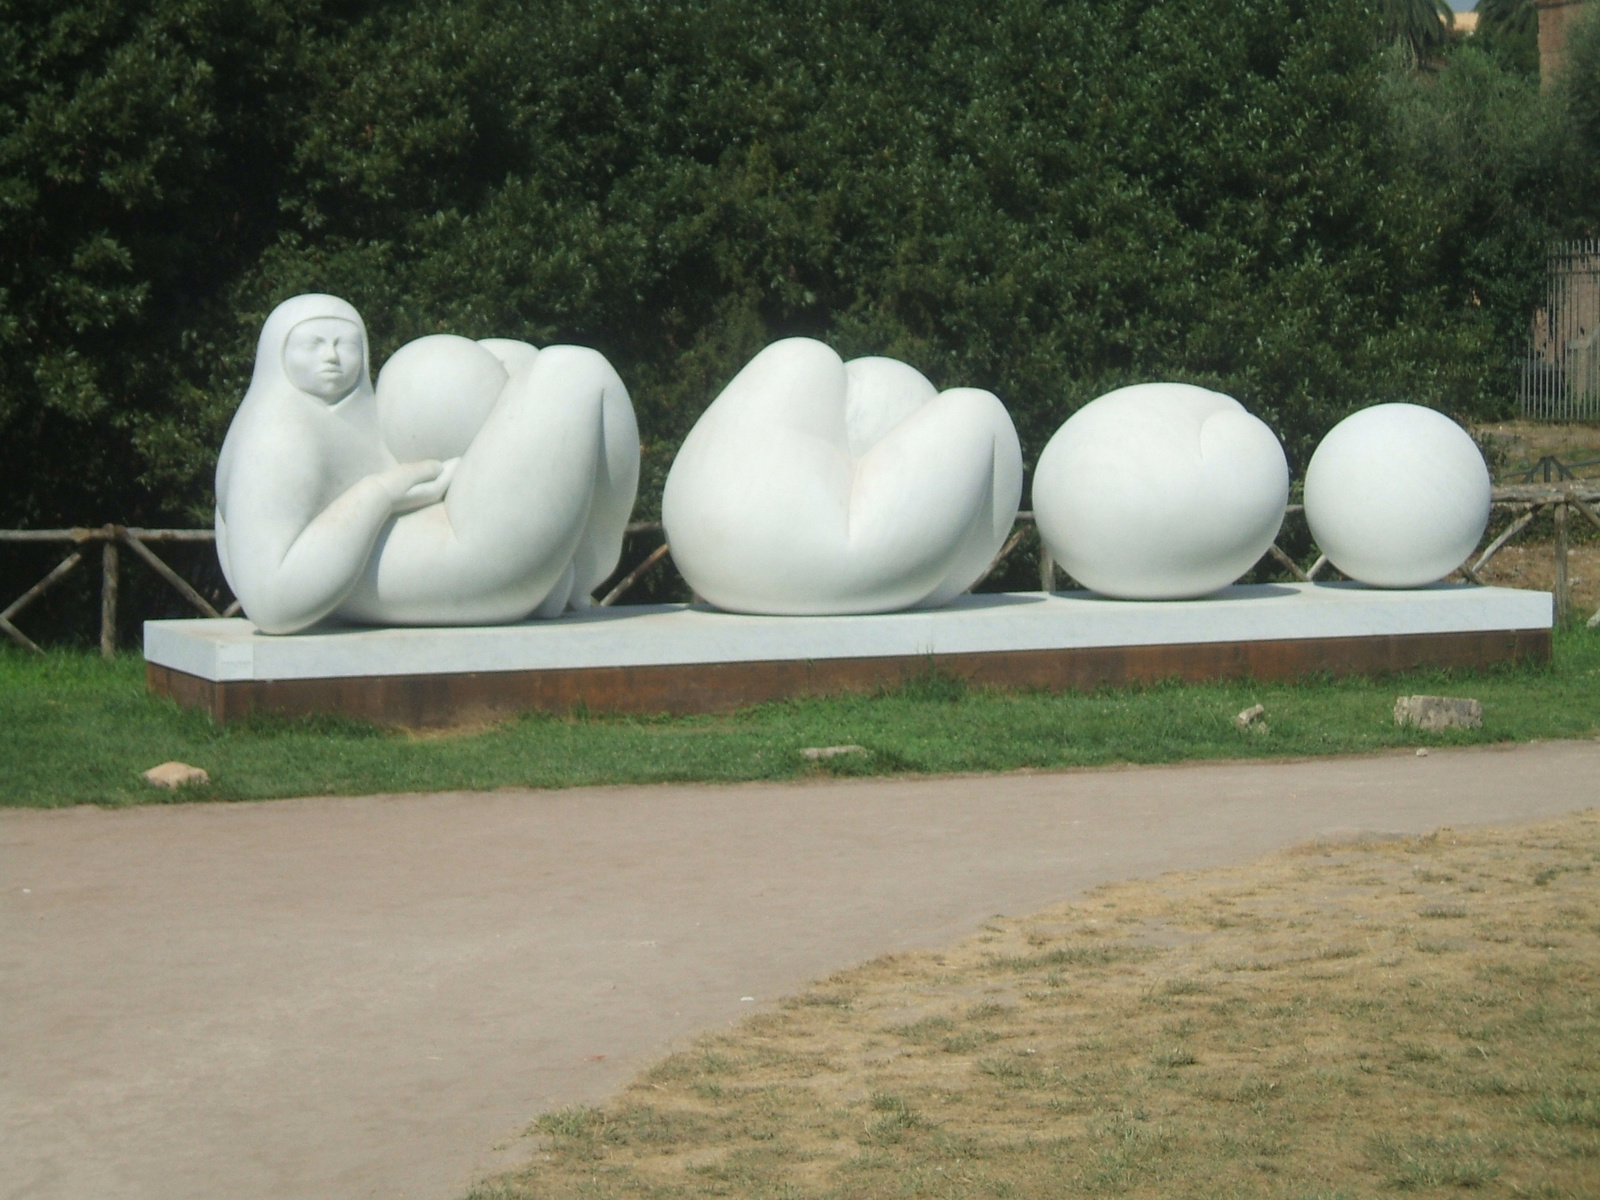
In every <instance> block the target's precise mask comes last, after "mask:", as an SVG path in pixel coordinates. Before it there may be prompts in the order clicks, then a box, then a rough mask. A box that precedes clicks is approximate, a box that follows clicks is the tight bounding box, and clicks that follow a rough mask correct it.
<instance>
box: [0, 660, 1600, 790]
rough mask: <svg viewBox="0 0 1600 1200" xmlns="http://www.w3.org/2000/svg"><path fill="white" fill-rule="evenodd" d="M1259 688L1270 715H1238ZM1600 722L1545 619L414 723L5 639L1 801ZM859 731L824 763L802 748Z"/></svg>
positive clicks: (1169, 757) (1233, 754) (1575, 727)
mask: <svg viewBox="0 0 1600 1200" xmlns="http://www.w3.org/2000/svg"><path fill="white" fill-rule="evenodd" d="M1414 692H1424V693H1444V694H1450V695H1465V696H1473V697H1476V698H1477V699H1479V700H1481V701H1482V702H1483V707H1484V723H1483V728H1482V729H1481V730H1475V731H1470V732H1467V731H1453V732H1451V733H1448V734H1422V733H1419V732H1418V731H1416V730H1410V729H1399V728H1396V726H1395V725H1394V722H1393V717H1392V715H1391V710H1392V708H1393V705H1394V700H1395V697H1396V696H1397V695H1401V694H1409V693H1414ZM1257 703H1260V704H1264V705H1265V706H1266V710H1267V713H1266V721H1267V724H1268V725H1269V727H1270V728H1269V731H1268V732H1265V733H1245V732H1240V731H1239V730H1237V729H1235V728H1234V725H1233V717H1234V715H1235V714H1236V713H1237V712H1239V711H1240V710H1241V709H1243V708H1246V707H1248V706H1250V705H1252V704H1257ZM1597 732H1600V632H1591V631H1587V630H1581V629H1579V630H1572V631H1563V632H1561V633H1558V635H1557V637H1556V652H1555V660H1554V662H1553V663H1552V664H1551V665H1549V666H1548V667H1544V666H1539V667H1518V668H1507V669H1502V670H1494V671H1485V672H1477V673H1469V672H1421V673H1416V674H1411V675H1405V676H1396V677H1390V678H1386V679H1377V680H1369V679H1350V680H1339V681H1312V682H1307V683H1301V684H1295V685H1290V684H1256V683H1251V682H1241V683H1219V684H1206V685H1179V684H1165V685H1161V686H1156V687H1148V688H1139V689H1130V690H1121V691H1103V692H1096V693H1088V694H1081V693H1080V694H1072V693H1069V694H1062V695H1057V694H1051V693H1045V692H1002V691H989V690H977V689H967V688H966V687H964V686H963V685H962V684H961V683H960V682H959V681H956V680H951V679H947V678H942V677H939V676H930V677H929V678H927V679H925V680H922V681H918V682H915V683H913V684H911V685H908V686H906V687H903V688H900V689H897V690H895V691H892V692H886V693H884V694H881V695H876V696H861V697H833V698H825V699H808V700H797V701H792V702H787V703H781V704H766V705H762V706H760V707H757V708H752V709H747V710H745V711H743V712H739V713H734V714H731V715H725V716H709V717H661V718H654V719H648V718H646V719H641V718H633V717H608V716H584V715H578V714H573V715H548V714H530V715H528V716H525V717H522V718H520V719H516V720H512V721H508V722H506V723H505V724H503V725H499V726H495V727H493V728H491V729H488V730H484V731H481V732H477V733H472V734H455V735H449V736H431V737H418V736H415V735H409V734H406V733H403V732H396V731H392V730H386V729H380V728H376V727H374V726H371V725H366V724H362V723H358V722H353V721H344V720H327V719H322V720H316V719H313V720H304V721H288V720H256V721H252V722H247V723H242V724H237V725H229V726H226V727H223V728H217V727H215V726H213V725H212V724H211V722H210V720H209V718H207V717H205V716H203V715H201V714H198V713H195V712H188V711H184V710H180V709H179V708H177V707H176V706H175V705H173V704H172V703H171V702H170V701H166V700H160V699H153V698H151V697H149V696H147V695H146V694H145V690H144V662H143V660H142V659H140V658H138V657H137V656H132V655H130V656H126V657H122V658H119V659H117V660H115V661H113V662H109V663H108V662H104V661H102V660H101V659H100V658H98V657H94V656H92V655H90V654H88V653H83V652H70V651H56V652H53V653H51V654H48V655H47V656H45V657H43V658H37V657H33V656H30V655H27V654H24V653H22V652H20V651H14V650H10V649H5V650H0V803H3V804H5V805H11V806H34V807H52V806H59V805H68V804H105V805H124V804H139V803H149V802H160V801H169V802H170V801H171V800H173V799H180V800H186V801H187V800H253V799H267V798H272V797H282V796H301V795H315V794H330V793H332V794H355V793H364V792H388V791H448V790H456V789H480V788H496V787H508V786H521V787H573V786H577V785H580V784H604V783H654V782H667V781H678V782H687V781H705V782H712V781H727V782H732V781H737V780H749V779H794V778H803V777H807V776H815V775H819V774H832V775H841V774H844V775H860V774H872V775H877V774H896V773H941V772H956V771H1006V770H1015V769H1018V768H1047V769H1048V768H1061V767H1077V766H1096V765H1101V764H1107V763H1119V762H1126V763H1156V762H1174V761H1178V760H1182V759H1203V758H1266V757H1279V756H1293V755H1313V754H1340V753H1350V752H1361V751H1372V750H1380V749H1383V748H1385V747H1395V746H1411V745H1437V744H1446V745H1463V744H1471V743H1484V742H1501V741H1519V740H1529V739H1534V738H1572V737H1586V736H1593V735H1594V734H1595V733H1597ZM840 744H856V745H860V746H863V747H865V748H866V750H867V753H866V754H864V755H849V756H845V757H841V758H835V759H832V760H828V761H826V762H824V763H821V764H816V763H810V762H807V761H806V760H805V759H803V758H802V757H801V755H800V751H801V749H802V748H803V747H807V746H830V745H840ZM168 759H181V760H182V761H184V762H188V763H193V764H194V765H196V766H200V767H204V768H205V769H206V770H207V771H208V772H209V773H210V775H211V780H212V782H211V783H210V784H209V785H208V786H205V787H197V788H188V789H184V790H183V791H181V792H179V793H170V792H162V791H158V790H157V789H154V788H151V787H149V786H148V785H147V784H145V783H144V782H143V780H142V779H140V777H139V775H140V772H141V771H143V770H145V769H146V768H149V767H152V766H154V765H156V764H157V763H160V762H164V761H166V760H168Z"/></svg>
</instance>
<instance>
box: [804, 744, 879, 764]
mask: <svg viewBox="0 0 1600 1200" xmlns="http://www.w3.org/2000/svg"><path fill="white" fill-rule="evenodd" d="M866 752H867V748H866V747H865V746H807V747H806V748H805V749H804V750H802V751H800V757H801V758H804V759H809V760H810V761H811V762H817V761H818V760H820V759H824V758H838V757H839V756H840V755H842V754H865V753H866Z"/></svg>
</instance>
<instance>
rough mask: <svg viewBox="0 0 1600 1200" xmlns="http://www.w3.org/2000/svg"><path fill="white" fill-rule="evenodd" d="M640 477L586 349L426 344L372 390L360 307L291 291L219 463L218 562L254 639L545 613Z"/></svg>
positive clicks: (611, 557) (609, 531)
mask: <svg viewBox="0 0 1600 1200" xmlns="http://www.w3.org/2000/svg"><path fill="white" fill-rule="evenodd" d="M638 482H639V430H638V426H637V425H636V424H635V421H634V415H633V406H632V404H631V403H630V402H629V399H628V391H627V389H626V388H625V387H623V385H622V380H621V379H619V378H618V377H617V373H616V372H615V371H614V370H612V369H611V364H609V363H608V362H606V360H605V359H604V358H603V357H602V356H601V355H600V354H598V353H596V352H595V351H593V350H586V349H582V348H580V347H577V346H548V347H546V348H544V349H543V350H540V349H537V348H535V347H533V346H530V345H528V344H527V343H525V342H516V341H510V340H506V339H498V338H496V339H489V340H486V341H483V342H473V341H469V340H468V339H466V338H459V337H450V336H435V337H425V338H421V339H419V340H417V341H415V342H411V343H410V344H408V345H406V346H402V347H401V348H400V349H399V350H398V351H396V353H395V354H394V356H393V357H392V358H390V360H389V362H388V363H387V364H385V366H384V368H383V371H382V373H381V374H380V375H379V379H378V387H377V389H376V390H374V388H373V386H372V382H371V376H370V374H369V368H368V364H367V333H366V326H365V325H364V324H363V323H362V320H361V316H360V314H359V313H357V312H356V310H355V309H354V308H352V307H351V306H350V305H349V304H347V303H345V302H344V301H343V300H340V299H338V298H337V297H334V296H323V295H308V296H296V297H295V298H294V299H292V300H287V301H285V302H284V303H283V304H280V305H279V306H278V307H277V308H276V309H275V310H273V312H272V315H271V316H269V317H268V318H267V322H266V325H265V326H264V327H263V328H262V330H261V340H260V343H259V344H258V346H257V350H256V364H255V373H254V375H253V376H252V378H251V381H250V389H249V391H248V392H246V394H245V398H244V402H243V403H242V404H241V405H240V406H239V411H238V412H237V413H235V414H234V418H233V424H232V425H231V426H230V427H229V429H228V436H227V439H226V440H225V441H224V442H223V446H222V454H221V457H220V458H219V459H218V461H217V518H216V524H217V555H218V557H219V558H220V559H221V562H222V570H223V574H224V575H225V576H226V577H227V580H228V584H229V586H230V587H232V588H233V591H234V594H235V595H236V596H238V598H239V602H240V604H241V606H242V607H243V608H244V612H245V615H246V616H248V617H249V618H250V619H251V620H252V621H254V622H255V623H256V625H257V626H258V627H259V628H261V629H262V630H263V631H264V632H267V633H293V632H295V631H297V630H300V629H304V628H306V627H307V626H309V625H313V624H315V623H316V622H318V621H320V620H322V619H323V618H325V617H328V616H336V617H341V618H344V619H347V620H352V621H360V622H364V623H369V624H400V625H478V624H503V623H506V622H511V621H520V620H522V619H524V618H525V617H528V616H530V615H537V616H547V617H548V616H556V615H559V614H560V613H561V612H562V611H564V610H565V609H566V608H568V607H569V606H572V607H583V606H585V605H587V604H588V603H589V602H590V601H589V593H590V592H591V591H592V590H593V589H594V588H595V587H596V586H597V585H599V584H600V583H601V582H602V581H603V580H604V579H605V578H606V576H608V575H609V574H610V573H611V572H612V570H614V569H615V567H616V564H617V558H618V556H619V555H620V554H621V550H622V535H623V531H624V527H625V526H626V524H627V520H628V514H629V512H630V511H632V508H633V500H634V494H635V492H636V491H637V488H638Z"/></svg>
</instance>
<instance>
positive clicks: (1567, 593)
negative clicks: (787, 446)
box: [0, 479, 1600, 658]
mask: <svg viewBox="0 0 1600 1200" xmlns="http://www.w3.org/2000/svg"><path fill="white" fill-rule="evenodd" d="M1493 504H1494V507H1495V508H1497V509H1501V510H1503V511H1509V512H1512V513H1515V514H1516V516H1515V517H1514V519H1513V520H1512V522H1511V524H1510V525H1508V526H1507V527H1506V528H1505V529H1504V530H1502V531H1501V533H1500V534H1499V535H1498V536H1497V537H1496V538H1495V539H1494V540H1493V541H1491V542H1490V543H1489V545H1488V546H1487V547H1486V548H1485V549H1484V550H1483V552H1482V553H1480V554H1479V555H1478V557H1477V559H1476V560H1475V561H1474V562H1472V563H1471V564H1470V565H1468V564H1467V563H1462V564H1461V568H1460V570H1461V574H1462V576H1463V577H1464V578H1466V579H1467V580H1469V581H1470V582H1472V583H1475V584H1480V585H1481V584H1482V583H1483V577H1482V574H1481V573H1482V571H1483V569H1484V567H1485V566H1487V565H1488V563H1489V561H1490V560H1491V559H1493V558H1494V556H1495V555H1496V554H1498V553H1500V551H1501V550H1503V549H1504V548H1505V547H1506V546H1508V545H1509V544H1510V543H1511V542H1512V541H1513V540H1514V539H1515V538H1516V537H1517V536H1518V535H1520V534H1521V533H1522V532H1523V531H1524V530H1526V529H1527V528H1528V526H1530V525H1532V524H1533V522H1534V520H1535V519H1536V518H1537V517H1538V516H1539V515H1540V514H1541V513H1543V512H1546V511H1550V512H1551V513H1552V516H1553V519H1554V525H1555V545H1554V558H1555V587H1554V589H1553V590H1554V593H1555V607H1556V622H1557V623H1558V624H1563V623H1565V622H1566V621H1568V620H1569V619H1570V618H1571V616H1572V588H1571V584H1570V582H1569V579H1568V572H1567V558H1568V551H1569V545H1568V543H1569V540H1570V534H1569V522H1570V514H1571V512H1572V511H1573V510H1576V512H1577V513H1578V514H1579V515H1581V516H1582V517H1584V518H1585V519H1586V520H1588V521H1589V522H1590V523H1591V524H1592V525H1594V526H1595V528H1596V529H1600V481H1597V480H1592V479H1590V480H1570V479H1563V480H1561V481H1560V482H1557V483H1523V484H1512V485H1509V486H1505V487H1497V488H1495V489H1494V499H1493ZM1301 511H1302V509H1301V506H1300V505H1298V504H1291V505H1289V507H1288V509H1287V511H1286V513H1285V515H1291V514H1294V513H1298V512H1301ZM628 532H629V533H660V532H662V528H661V523H660V522H659V521H637V522H635V523H633V524H631V525H629V526H628ZM1030 534H1035V536H1036V530H1035V526H1034V521H1033V514H1032V513H1031V512H1019V513H1018V514H1017V528H1016V529H1015V530H1014V531H1013V533H1012V535H1011V537H1010V538H1008V539H1007V540H1006V543H1005V545H1004V546H1003V547H1002V548H1001V550H1000V553H999V554H997V555H995V558H994V561H993V562H992V563H990V564H989V569H988V570H987V571H985V572H984V574H983V577H982V578H980V579H979V580H978V582H977V583H975V584H973V585H972V586H973V587H977V586H978V585H979V584H981V583H983V582H984V580H986V579H988V578H989V577H990V576H991V575H993V574H994V573H995V572H996V571H998V570H999V569H1000V567H1001V566H1002V565H1003V564H1004V562H1005V560H1006V559H1007V558H1008V557H1010V555H1011V554H1012V552H1013V551H1015V550H1016V549H1017V547H1018V546H1020V545H1022V543H1023V542H1024V541H1025V540H1026V539H1027V538H1028V537H1029V535H1030ZM215 541H216V533H215V532H214V531H213V530H210V529H138V528H132V527H129V526H126V525H101V526H99V527H97V528H74V529H0V544H4V543H54V544H65V545H67V546H69V547H71V549H70V550H69V552H68V554H67V556H66V557H65V558H63V559H62V560H61V561H60V562H59V563H57V564H56V565H55V567H53V568H52V569H51V570H50V572H49V573H48V574H47V575H45V577H44V578H43V579H41V580H39V582H38V583H36V584H34V585H33V586H32V587H31V588H29V589H28V590H27V591H25V592H23V593H22V595H20V596H18V597H17V598H16V599H15V600H13V601H12V602H11V603H10V604H9V605H8V606H7V607H6V608H5V609H4V610H3V611H0V633H4V634H5V635H6V636H7V637H9V638H10V639H11V640H12V641H14V642H16V643H17V644H18V645H20V646H25V647H27V648H28V649H29V650H31V651H33V652H34V653H36V654H43V653H44V651H43V650H41V649H40V648H39V646H38V645H37V644H35V643H34V641H33V640H32V639H31V638H29V637H28V636H27V635H26V634H25V633H23V632H22V631H21V630H20V629H18V628H17V627H16V625H15V624H13V618H15V617H16V616H17V615H18V614H19V613H21V612H22V610H23V609H25V608H27V607H28V605H30V604H32V603H33V602H34V601H35V600H37V599H38V598H39V597H40V596H42V595H44V594H45V593H46V592H48V591H49V590H50V589H51V588H53V587H54V586H55V585H56V584H58V583H60V582H61V580H62V579H64V578H66V577H67V576H68V575H69V574H71V573H72V571H73V570H74V569H75V568H76V567H77V566H78V565H79V564H80V563H82V562H83V560H84V556H85V554H86V553H87V552H88V548H89V547H90V546H91V545H92V544H94V543H99V544H100V653H101V654H103V655H105V656H106V657H107V658H110V657H111V656H112V655H113V654H115V653H116V650H117V594H118V590H119V585H120V575H121V556H120V551H121V550H122V549H123V548H126V549H128V550H131V551H132V552H133V554H134V555H135V556H136V557H137V558H139V559H140V560H141V561H142V562H143V563H144V564H145V565H146V566H148V567H149V568H150V569H151V570H152V571H154V572H155V573H156V575H158V576H159V577H160V578H161V579H162V580H163V581H165V582H166V583H167V585H168V586H170V587H171V588H172V589H173V590H174V591H176V592H177V593H178V594H179V595H180V596H182V597H183V598H184V600H186V601H187V602H188V603H189V604H190V605H191V606H192V607H193V608H194V609H195V610H196V611H198V612H199V613H200V614H201V615H202V616H205V617H231V616H234V615H236V614H237V613H238V612H239V602H238V601H237V600H235V601H233V603H231V604H229V605H228V606H227V607H226V608H224V609H223V610H222V611H221V612H218V611H217V609H216V607H215V606H214V605H213V604H212V603H211V602H210V601H209V600H207V599H206V598H205V597H204V596H202V595H201V594H200V593H199V592H198V591H196V590H195V588H194V587H193V585H191V584H190V583H189V581H188V580H186V579H184V578H183V576H181V575H179V574H178V573H177V572H176V571H174V570H173V569H172V567H171V566H169V565H168V564H167V563H165V562H163V561H162V559H161V558H160V557H159V556H158V555H157V554H156V553H155V552H154V551H153V550H151V549H150V546H151V544H161V543H168V542H172V543H183V542H215ZM1268 553H1269V554H1270V555H1271V556H1272V558H1273V560H1274V561H1276V562H1277V563H1278V565H1280V566H1281V567H1283V568H1284V569H1285V570H1287V571H1288V572H1289V573H1290V574H1291V575H1293V576H1294V577H1295V578H1296V579H1298V580H1300V581H1302V582H1305V583H1310V582H1311V581H1313V580H1315V579H1316V577H1317V576H1318V575H1319V574H1320V573H1321V572H1322V571H1323V569H1324V568H1326V567H1327V565H1328V556H1327V555H1325V554H1319V555H1318V557H1317V559H1316V561H1315V562H1314V563H1312V565H1311V566H1309V567H1305V568H1302V567H1301V566H1300V565H1299V564H1298V563H1297V562H1295V561H1294V559H1293V558H1291V557H1290V556H1289V555H1288V554H1287V553H1285V552H1284V551H1283V550H1282V549H1281V548H1280V547H1279V546H1277V545H1273V546H1271V547H1269V549H1268ZM670 555H671V548H670V547H669V546H668V545H667V543H666V542H662V544H661V545H660V546H657V547H656V548H655V549H654V550H652V551H651V552H650V553H649V554H648V555H647V556H646V557H645V558H644V559H643V560H642V561H641V562H639V563H638V564H637V565H636V566H634V567H633V568H632V569H631V570H630V571H628V573H627V574H625V575H624V576H623V577H622V579H621V580H619V581H618V582H617V584H616V585H615V586H614V587H613V588H612V589H611V590H610V591H609V592H607V593H606V595H605V596H604V598H602V599H601V600H600V602H599V603H600V605H601V607H605V608H609V607H611V606H612V605H614V604H615V603H616V602H617V601H618V600H619V599H621V597H622V596H623V595H625V594H626V593H627V592H628V591H629V589H631V588H632V587H633V586H634V585H635V584H637V583H638V582H639V580H641V579H642V578H644V576H645V575H647V574H648V573H649V572H650V571H651V570H653V569H654V568H655V567H656V566H657V565H659V564H660V563H661V562H663V561H664V560H665V559H667V558H668V557H670ZM1057 574H1058V568H1057V566H1056V564H1055V563H1054V561H1052V559H1051V557H1050V552H1049V551H1048V550H1047V549H1045V548H1044V547H1043V546H1041V547H1040V553H1039V586H1040V589H1041V590H1043V591H1054V590H1055V585H1056V581H1057ZM969 590H970V589H969ZM1588 624H1589V626H1590V628H1595V627H1600V611H1597V612H1596V613H1595V614H1594V616H1593V617H1591V618H1589V622H1588Z"/></svg>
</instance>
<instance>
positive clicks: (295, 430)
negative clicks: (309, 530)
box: [217, 392, 387, 517]
mask: <svg viewBox="0 0 1600 1200" xmlns="http://www.w3.org/2000/svg"><path fill="white" fill-rule="evenodd" d="M361 425H362V423H361V422H355V423H352V422H350V421H349V420H341V419H340V417H339V414H336V413H335V412H334V411H332V410H329V409H326V408H323V407H322V406H321V405H318V404H316V403H314V402H306V401H305V400H304V398H302V397H299V396H297V395H294V394H275V393H272V392H265V393H255V394H252V395H248V396H246V397H245V400H244V403H243V404H241V405H240V406H239V411H238V412H237V413H236V414H235V415H234V418H233V423H232V424H231V425H230V426H229V427H228V434H227V437H226V438H224V439H223V443H222V452H221V454H220V455H219V456H218V459H217V507H218V509H219V510H220V511H221V512H222V513H223V515H224V516H225V517H226V516H228V515H229V506H230V503H231V502H233V501H234V499H235V498H236V497H239V496H241V495H243V494H246V493H248V494H251V495H255V496H261V495H262V494H264V493H265V494H271V495H274V496H277V497H280V498H282V497H287V496H292V497H295V498H296V499H299V500H302V501H303V502H308V503H311V504H313V505H318V506H320V505H321V504H323V503H326V502H327V500H329V499H331V496H330V495H329V494H328V493H329V492H330V490H331V491H332V492H333V494H337V493H338V492H339V491H342V490H343V489H344V488H345V487H348V486H349V485H350V484H352V483H354V482H355V481H356V480H357V479H359V478H360V477H361V476H362V475H364V474H367V473H369V472H371V471H374V470H381V469H382V468H383V467H384V466H386V465H387V463H386V461H385V456H384V455H383V453H382V450H381V447H380V446H379V444H378V440H377V431H376V428H373V429H372V430H370V431H367V430H364V429H362V428H361ZM363 434H365V435H366V436H363Z"/></svg>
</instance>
